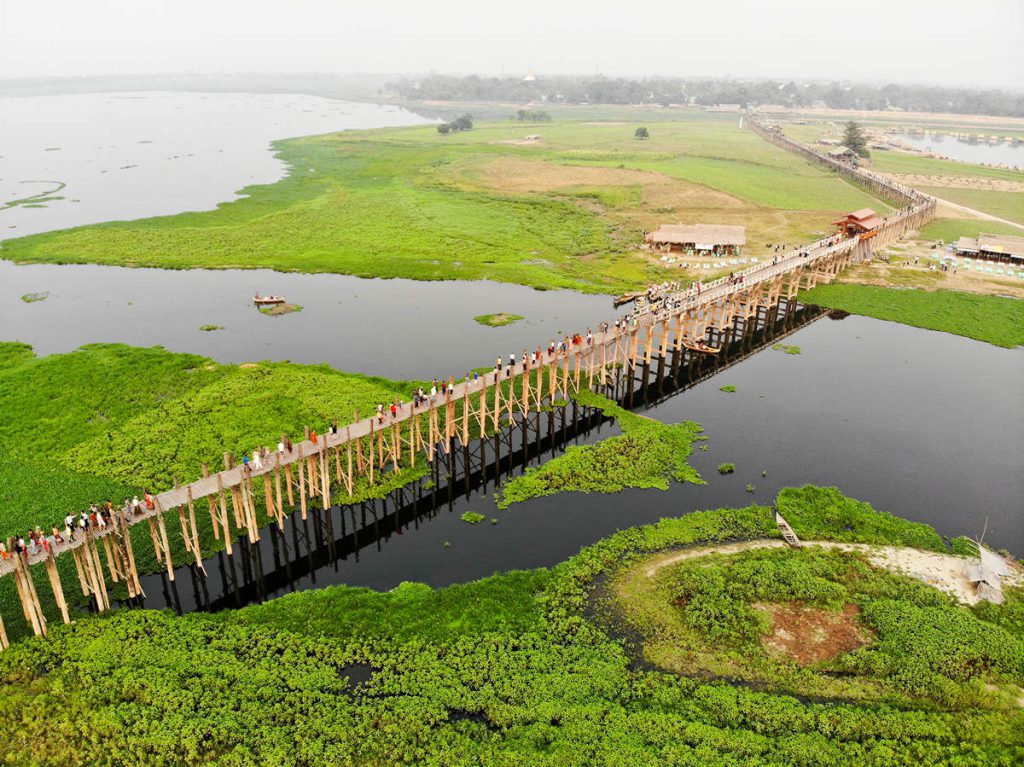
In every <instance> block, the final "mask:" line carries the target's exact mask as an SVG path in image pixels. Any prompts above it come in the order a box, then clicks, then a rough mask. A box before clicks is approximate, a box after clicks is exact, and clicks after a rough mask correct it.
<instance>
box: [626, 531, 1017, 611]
mask: <svg viewBox="0 0 1024 767" xmlns="http://www.w3.org/2000/svg"><path fill="white" fill-rule="evenodd" d="M785 545H786V544H785V543H784V542H782V541H780V540H774V539H762V540H756V541H742V542H740V543H727V544H724V545H722V546H701V547H698V548H692V549H684V550H682V551H668V552H665V553H664V554H661V555H659V556H657V557H655V558H654V559H652V560H650V561H649V562H648V565H647V567H645V568H644V575H646V576H647V577H648V578H651V577H653V576H654V575H655V574H656V573H657V572H658V571H659V570H660V569H661V568H663V567H667V566H669V565H673V564H675V563H677V562H682V561H684V560H687V559H696V558H697V557H704V556H707V555H709V554H726V555H728V554H738V553H740V552H742V551H751V550H753V549H778V548H783V547H785ZM804 545H805V546H820V547H821V548H826V549H838V550H840V551H857V552H860V553H862V554H864V555H865V556H866V557H867V559H868V561H869V562H871V564H873V565H875V566H877V567H884V568H885V569H886V570H889V571H891V572H894V573H902V574H903V575H907V576H910V577H911V578H917V579H918V580H919V581H924V582H925V583H927V584H928V585H929V586H932V587H934V588H937V589H939V590H940V591H945V592H946V593H947V594H950V595H951V596H953V597H954V598H955V599H957V600H958V601H959V602H961V603H963V604H967V605H974V604H977V603H978V601H979V600H978V597H977V595H976V594H975V593H974V587H973V586H971V583H970V581H968V580H967V578H966V577H965V576H964V573H963V570H964V566H965V565H966V564H967V563H968V562H969V561H970V560H968V559H966V558H964V557H956V556H953V555H952V554H939V553H938V552H934V551H921V550H920V549H911V548H908V547H905V546H874V545H869V544H866V543H838V542H836V541H804ZM1005 583H1006V585H1008V586H1024V574H1022V573H1021V572H1020V571H1015V572H1012V573H1011V574H1010V575H1009V576H1007V578H1006V579H1005Z"/></svg>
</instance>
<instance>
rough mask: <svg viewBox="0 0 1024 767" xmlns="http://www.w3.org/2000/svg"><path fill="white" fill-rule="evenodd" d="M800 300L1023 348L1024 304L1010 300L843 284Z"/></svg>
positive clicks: (812, 292)
mask: <svg viewBox="0 0 1024 767" xmlns="http://www.w3.org/2000/svg"><path fill="white" fill-rule="evenodd" d="M800 297H801V300H802V301H805V302H807V303H812V304H818V305H819V306H827V307H828V308H830V309H841V310H843V311H847V312H851V313H853V314H862V315H864V316H866V317H874V318H876V319H879V320H889V321H891V322H900V323H903V324H904V325H912V326H914V327H917V328H924V329H926V330H940V331H942V332H944V333H953V334H954V335H958V336H964V337H966V338H973V339H975V340H977V341H984V342H986V343H990V344H993V345H995V346H1002V347H1005V348H1007V349H1012V348H1014V347H1018V346H1022V345H1024V301H1019V300H1017V299H1013V298H1002V297H999V296H982V295H977V294H974V293H961V292H957V291H950V290H936V291H927V290H901V289H898V288H882V287H874V286H870V285H846V284H832V285H820V286H818V287H816V288H814V289H813V290H809V291H805V292H803V293H801V294H800Z"/></svg>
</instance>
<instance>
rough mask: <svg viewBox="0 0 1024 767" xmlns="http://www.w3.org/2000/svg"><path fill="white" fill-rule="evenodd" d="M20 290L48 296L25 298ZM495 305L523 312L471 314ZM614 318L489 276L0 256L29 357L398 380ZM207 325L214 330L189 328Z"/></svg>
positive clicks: (14, 324)
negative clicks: (199, 359)
mask: <svg viewBox="0 0 1024 767" xmlns="http://www.w3.org/2000/svg"><path fill="white" fill-rule="evenodd" d="M256 290H260V291H261V292H263V293H264V294H266V293H281V294H284V295H285V296H286V297H287V298H288V300H289V301H291V302H293V303H296V304H299V305H300V306H302V307H303V309H302V311H301V312H295V313H292V314H285V315H280V316H278V317H269V316H266V315H264V314H260V313H259V312H258V311H257V310H256V309H255V307H253V305H252V294H253V293H254V292H255V291H256ZM28 293H47V294H48V296H47V298H46V299H45V300H43V301H35V302H32V303H26V302H24V301H22V300H21V296H23V295H26V294H28ZM494 312H511V313H513V314H518V315H520V316H522V317H524V318H525V319H524V320H522V321H520V322H516V323H514V324H512V325H506V326H505V327H501V328H491V327H486V326H484V325H480V324H479V323H477V322H475V321H474V320H473V317H475V316H477V315H481V314H490V313H494ZM613 317H614V314H613V312H612V301H611V298H610V297H608V296H586V295H583V294H580V293H574V292H572V291H565V290H561V291H539V290H533V289H532V288H525V287H521V286H519V285H505V284H501V283H495V282H454V281H447V282H417V281H414V280H365V279H360V278H359V277H348V276H345V275H340V274H285V273H281V272H273V271H270V270H266V269H256V270H233V269H228V270H206V269H191V270H168V269H127V268H123V267H118V266H92V265H77V264H73V265H63V266H61V265H57V264H26V265H23V266H17V265H15V264H13V263H11V262H10V261H0V339H3V340H10V341H23V342H25V343H30V344H32V346H33V347H34V348H35V350H36V353H37V354H54V353H58V352H68V351H71V350H73V349H77V348H78V347H79V346H81V345H82V344H87V343H95V342H119V343H126V344H132V345H135V346H153V345H155V344H159V345H162V346H164V347H166V348H167V349H170V350H172V351H181V352H192V353H196V354H205V355H207V356H210V357H213V358H215V359H217V360H219V361H221V362H246V361H253V360H264V359H271V360H291V361H292V362H302V363H320V362H327V363H329V364H330V365H332V366H334V367H336V368H339V369H341V370H348V371H352V372H361V373H368V374H373V375H382V376H387V377H390V378H398V379H409V378H432V377H434V376H442V375H443V376H445V377H447V376H448V375H456V376H459V377H461V376H463V375H465V373H466V371H467V370H470V369H472V368H474V367H482V366H485V365H493V364H494V358H495V357H497V356H498V355H499V354H500V355H502V356H503V357H508V355H509V354H510V353H513V352H514V353H515V354H516V355H517V356H518V355H519V354H520V352H522V350H523V349H524V348H526V347H529V348H530V349H531V350H532V349H534V348H536V347H537V345H538V344H541V343H544V344H546V343H547V341H548V339H550V338H552V337H553V336H564V334H565V333H570V332H573V331H575V330H581V331H582V330H585V329H586V327H587V325H588V324H593V323H594V322H595V321H596V320H598V319H605V318H608V319H611V318H613ZM208 324H209V325H219V326H221V327H222V328H223V329H222V330H213V331H201V330H199V328H200V327H201V326H203V325H208Z"/></svg>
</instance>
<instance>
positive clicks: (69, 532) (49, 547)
mask: <svg viewBox="0 0 1024 767" xmlns="http://www.w3.org/2000/svg"><path fill="white" fill-rule="evenodd" d="M155 508H156V499H155V498H154V497H153V496H152V495H151V494H150V493H149V491H148V490H147V491H145V492H144V493H143V497H142V500H139V496H137V495H136V496H135V497H133V498H125V499H124V506H123V509H124V515H125V518H127V519H132V518H133V517H137V516H139V515H141V514H143V513H144V512H146V511H152V510H154V509H155ZM115 512H116V509H115V507H114V503H113V502H112V501H111V500H109V499H107V500H106V501H102V502H98V503H92V504H90V505H89V510H88V511H82V512H80V513H78V514H75V513H74V512H71V513H69V514H67V515H66V516H65V517H64V526H63V528H62V527H61V526H60V525H54V526H53V527H52V528H51V529H50V532H49V533H47V532H46V531H45V530H43V528H41V527H39V526H37V527H35V528H34V529H29V530H28V531H27V532H26V533H25V534H24V535H16V536H13V537H12V538H10V539H9V542H3V541H0V560H8V559H10V558H11V557H12V556H19V555H20V556H25V557H33V556H35V555H36V554H39V553H45V552H48V551H53V550H55V548H56V547H57V546H58V545H60V544H64V543H74V542H75V541H76V540H78V539H79V538H80V537H82V536H84V535H85V533H86V531H87V530H93V531H96V532H99V531H102V530H105V529H107V527H109V526H111V525H112V524H113V523H114V514H115Z"/></svg>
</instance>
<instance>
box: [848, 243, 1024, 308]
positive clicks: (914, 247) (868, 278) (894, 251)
mask: <svg viewBox="0 0 1024 767" xmlns="http://www.w3.org/2000/svg"><path fill="white" fill-rule="evenodd" d="M943 252H944V251H939V250H933V249H932V248H931V243H930V242H926V241H924V240H911V241H904V242H901V243H898V246H897V245H890V246H889V247H888V248H884V249H882V250H880V251H879V252H878V254H876V257H875V258H874V259H873V260H872V261H871V262H870V263H869V264H864V265H860V266H854V267H852V268H850V269H847V270H846V271H844V272H843V274H842V276H841V277H840V278H839V282H846V283H854V284H857V285H878V286H881V287H907V288H916V289H919V290H959V291H963V292H965V293H977V294H978V295H984V296H1010V297H1011V298H1021V299H1024V280H1022V279H1020V278H1018V277H1011V276H1009V275H998V274H988V273H987V272H975V271H968V270H965V269H960V268H958V269H957V270H956V271H955V272H954V271H953V270H950V271H948V272H940V271H935V272H933V271H930V270H929V268H928V266H929V265H930V264H933V263H935V262H934V261H932V260H931V258H930V257H931V256H934V255H937V254H939V253H943ZM886 253H888V254H889V256H891V257H892V258H894V259H897V260H893V261H884V260H882V257H884V256H885V254H886ZM915 257H917V258H920V262H919V263H917V264H914V263H913V259H914V258H915Z"/></svg>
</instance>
